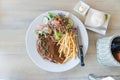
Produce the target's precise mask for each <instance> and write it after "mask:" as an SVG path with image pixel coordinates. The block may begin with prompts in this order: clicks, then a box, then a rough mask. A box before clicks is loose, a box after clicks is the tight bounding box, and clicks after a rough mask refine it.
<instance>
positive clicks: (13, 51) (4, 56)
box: [0, 0, 120, 80]
mask: <svg viewBox="0 0 120 80" xmlns="http://www.w3.org/2000/svg"><path fill="white" fill-rule="evenodd" d="M78 1H79V0H0V80H73V79H75V80H87V76H88V74H90V73H93V74H97V75H118V74H120V67H105V66H101V65H99V64H98V62H97V59H96V46H95V45H96V40H97V39H98V38H101V37H103V36H102V35H99V34H96V33H94V32H92V31H89V30H87V31H88V35H89V48H88V51H87V55H86V57H85V63H86V65H85V67H80V66H79V65H78V66H76V67H75V68H73V69H71V70H69V71H66V72H62V73H51V72H47V71H44V70H42V69H40V68H39V67H37V66H36V65H35V64H34V63H33V62H32V61H31V59H30V58H29V56H28V55H27V52H26V48H25V35H26V30H27V28H28V27H29V24H30V23H31V22H32V20H34V19H35V17H37V16H38V15H40V14H41V13H44V12H46V11H49V10H57V9H59V10H65V11H69V12H71V13H73V14H75V15H76V16H77V17H78V18H80V19H81V20H82V21H84V18H83V17H82V16H80V15H78V14H77V13H76V12H74V11H73V7H74V6H75V4H76V3H77V2H78ZM84 2H86V3H88V4H89V5H90V6H91V7H92V8H95V9H98V10H101V11H104V12H107V13H109V14H111V20H110V23H109V27H108V30H107V34H106V36H111V35H113V34H120V0H84Z"/></svg>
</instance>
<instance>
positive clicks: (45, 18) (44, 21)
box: [43, 16, 49, 24]
mask: <svg viewBox="0 0 120 80" xmlns="http://www.w3.org/2000/svg"><path fill="white" fill-rule="evenodd" d="M48 21H49V18H48V17H47V16H44V17H43V23H44V24H47V23H48Z"/></svg>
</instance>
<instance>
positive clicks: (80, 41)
mask: <svg viewBox="0 0 120 80" xmlns="http://www.w3.org/2000/svg"><path fill="white" fill-rule="evenodd" d="M76 34H77V36H76V37H77V42H78V58H79V59H80V65H81V66H85V64H84V54H83V45H82V40H81V35H80V34H79V28H78V27H77V31H76ZM79 39H80V40H79Z"/></svg>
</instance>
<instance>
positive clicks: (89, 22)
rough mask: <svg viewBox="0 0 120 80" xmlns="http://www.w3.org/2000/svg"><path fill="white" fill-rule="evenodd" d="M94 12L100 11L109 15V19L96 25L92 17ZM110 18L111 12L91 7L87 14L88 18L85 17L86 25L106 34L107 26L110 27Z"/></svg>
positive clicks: (90, 28)
mask: <svg viewBox="0 0 120 80" xmlns="http://www.w3.org/2000/svg"><path fill="white" fill-rule="evenodd" d="M94 13H100V14H102V15H107V19H106V20H105V21H104V23H103V24H102V25H101V26H94V25H93V24H92V22H91V18H92V16H93V14H94ZM109 20H110V14H108V13H104V12H101V11H98V10H96V9H92V8H90V10H89V11H88V14H87V16H86V19H85V25H86V28H87V29H89V30H92V31H94V32H96V33H99V34H102V35H105V34H106V30H107V27H108V23H109Z"/></svg>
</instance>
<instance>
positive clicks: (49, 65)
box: [26, 10, 88, 72]
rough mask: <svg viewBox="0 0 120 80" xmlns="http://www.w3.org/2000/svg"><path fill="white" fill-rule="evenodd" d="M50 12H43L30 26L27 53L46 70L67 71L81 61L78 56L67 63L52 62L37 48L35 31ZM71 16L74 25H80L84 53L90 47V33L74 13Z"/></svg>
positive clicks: (55, 11)
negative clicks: (42, 55)
mask: <svg viewBox="0 0 120 80" xmlns="http://www.w3.org/2000/svg"><path fill="white" fill-rule="evenodd" d="M49 12H52V13H55V14H57V13H63V14H66V13H68V12H66V11H60V10H53V11H49ZM47 15H48V12H45V13H43V14H41V15H40V16H38V17H37V18H36V19H35V20H34V21H33V22H32V23H31V24H30V26H29V28H28V30H27V32H26V49H27V53H28V55H29V56H30V58H31V59H32V61H33V62H34V63H35V64H36V65H37V66H38V67H40V68H42V69H44V70H46V71H50V72H63V71H67V70H70V69H72V68H73V67H75V66H76V65H77V64H78V63H79V62H80V61H79V59H78V58H76V59H71V60H69V61H68V62H66V63H65V64H55V63H53V62H50V61H48V60H46V59H43V58H42V57H41V56H40V55H39V54H38V52H37V48H36V40H37V37H36V34H35V33H34V30H35V29H36V25H37V24H38V23H42V18H43V16H47ZM70 18H71V19H72V20H73V21H74V25H75V26H78V27H79V30H80V31H79V32H80V35H81V37H82V42H83V46H84V47H83V52H84V55H85V54H86V52H87V49H88V34H87V31H86V28H85V26H84V25H83V23H82V22H81V21H80V20H79V19H78V18H77V17H76V16H74V15H73V14H71V13H70Z"/></svg>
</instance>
